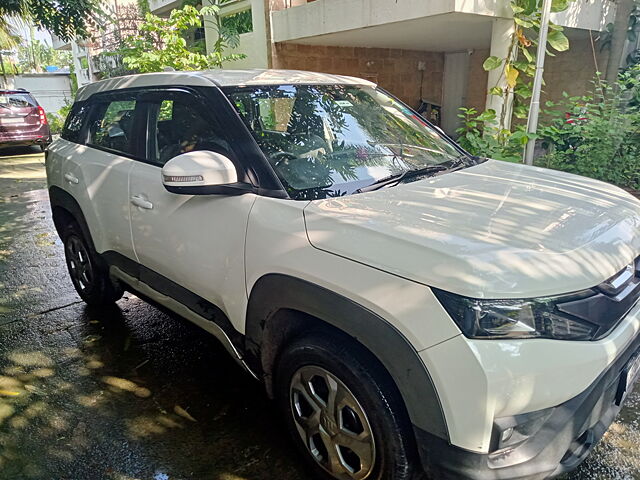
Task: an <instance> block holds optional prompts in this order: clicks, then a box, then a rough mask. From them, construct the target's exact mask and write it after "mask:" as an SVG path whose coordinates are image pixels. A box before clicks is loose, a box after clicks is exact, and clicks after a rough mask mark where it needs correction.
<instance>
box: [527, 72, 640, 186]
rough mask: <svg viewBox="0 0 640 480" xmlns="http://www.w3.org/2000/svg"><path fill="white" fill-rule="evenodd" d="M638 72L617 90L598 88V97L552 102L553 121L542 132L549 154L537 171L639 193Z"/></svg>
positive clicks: (622, 79)
mask: <svg viewBox="0 0 640 480" xmlns="http://www.w3.org/2000/svg"><path fill="white" fill-rule="evenodd" d="M639 75H640V70H639V69H638V68H636V69H632V70H630V71H628V72H625V73H624V74H622V75H621V76H620V80H619V81H618V82H617V83H616V84H614V85H606V84H604V83H601V82H599V81H596V82H595V89H594V92H593V93H592V94H590V95H585V96H582V97H568V96H567V95H566V94H565V98H564V100H563V101H562V102H558V103H553V102H547V104H546V107H547V109H546V111H545V114H546V115H547V116H548V118H549V119H550V120H549V121H547V122H545V124H544V125H542V126H541V127H540V129H539V132H538V133H539V136H540V137H541V138H542V141H543V144H544V145H543V146H545V147H546V148H548V150H549V153H548V154H547V155H545V156H543V157H542V158H540V159H538V161H537V162H536V164H537V165H540V166H544V167H548V168H554V169H557V170H563V171H566V172H571V173H576V174H579V175H585V176H588V177H592V178H596V179H599V180H603V181H605V182H610V183H613V184H616V185H618V186H620V187H623V188H628V189H634V190H637V189H640V105H639V104H638V102H637V98H638V92H639V87H640V78H639Z"/></svg>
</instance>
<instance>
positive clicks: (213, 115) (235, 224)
mask: <svg viewBox="0 0 640 480" xmlns="http://www.w3.org/2000/svg"><path fill="white" fill-rule="evenodd" d="M209 102H211V104H210V103H209ZM145 103H146V104H147V107H148V127H147V128H148V147H147V150H148V153H147V156H146V158H145V160H144V161H140V162H136V164H135V166H134V167H133V169H132V170H131V174H130V180H129V185H130V200H131V204H130V206H129V207H130V209H131V229H132V234H133V240H134V245H135V250H136V255H137V258H138V261H139V263H140V264H142V265H144V266H145V267H147V268H143V269H141V280H142V281H143V282H145V283H147V284H148V285H150V286H151V287H153V288H155V289H156V290H159V291H160V292H161V293H164V294H166V295H169V296H172V297H174V298H178V299H179V301H181V302H182V303H184V304H187V306H189V307H190V308H191V309H192V310H194V311H196V312H197V313H200V314H201V315H204V316H207V315H208V313H207V312H206V309H207V307H205V305H206V302H202V301H201V300H199V299H204V300H206V301H207V302H210V303H212V304H214V305H215V306H217V307H218V308H220V309H221V310H222V311H223V312H224V313H225V314H226V315H227V317H229V318H230V319H231V321H232V322H234V323H235V324H236V325H235V327H236V329H238V330H242V327H241V324H240V321H241V320H240V319H242V318H244V311H245V308H246V300H247V298H246V287H245V282H244V239H245V232H246V228H247V221H248V218H249V211H250V210H251V207H252V205H253V202H254V201H255V198H256V197H255V195H254V194H245V195H236V196H225V195H177V194H173V193H169V192H168V191H167V190H166V189H165V188H164V185H163V184H162V166H163V165H164V164H165V163H166V162H167V161H169V160H170V159H171V158H173V157H175V156H177V155H179V154H181V153H185V152H189V151H195V150H210V151H215V152H218V153H222V154H224V155H226V156H228V157H229V158H231V160H233V161H234V162H235V163H236V166H237V167H238V170H239V175H238V178H243V175H242V173H241V171H242V168H241V166H240V164H239V159H238V155H236V154H235V153H234V148H233V146H232V145H231V142H230V139H229V138H228V136H227V135H226V134H225V132H226V131H225V128H224V127H223V125H226V123H225V121H224V120H222V119H221V116H220V113H221V112H220V109H225V108H229V109H230V108H231V107H230V106H229V105H225V104H223V103H222V102H220V103H221V104H220V106H217V105H216V104H215V102H213V101H212V100H210V99H208V98H207V99H205V98H204V97H202V96H199V95H198V94H197V93H195V92H190V91H179V90H167V91H158V92H155V93H153V94H151V95H149V96H147V97H145ZM158 274H159V275H158ZM192 293H193V294H195V296H193V295H191V294H192Z"/></svg>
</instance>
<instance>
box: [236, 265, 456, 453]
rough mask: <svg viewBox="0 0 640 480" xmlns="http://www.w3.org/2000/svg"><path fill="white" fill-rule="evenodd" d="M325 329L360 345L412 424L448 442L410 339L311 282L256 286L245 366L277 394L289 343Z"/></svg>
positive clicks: (272, 280)
mask: <svg viewBox="0 0 640 480" xmlns="http://www.w3.org/2000/svg"><path fill="white" fill-rule="evenodd" d="M315 329H322V330H323V331H325V332H326V331H333V332H334V333H337V334H339V335H346V336H348V337H350V339H352V340H353V341H356V342H358V343H359V344H360V345H361V346H362V347H363V348H364V349H365V350H366V351H367V352H369V353H370V354H371V356H372V357H373V358H374V359H375V360H376V361H377V362H378V363H379V364H380V365H381V367H382V368H384V370H386V373H387V374H388V376H389V378H390V379H391V381H392V382H393V383H394V384H395V386H396V388H397V389H398V392H399V393H400V396H401V398H402V400H403V402H404V405H405V407H406V409H407V413H408V415H409V419H410V420H411V422H412V423H413V424H414V425H415V426H417V427H420V428H421V429H423V430H425V431H427V432H429V433H431V434H433V435H436V436H438V437H440V438H443V439H445V440H448V438H449V437H448V430H447V426H446V421H445V417H444V413H443V410H442V407H441V405H440V400H439V398H438V395H437V392H436V390H435V386H434V384H433V382H432V380H431V377H430V375H429V373H428V371H427V369H426V367H425V366H424V364H423V363H422V360H421V359H420V357H419V356H418V353H417V352H416V350H415V349H414V348H413V346H412V345H411V344H410V343H409V341H408V340H407V339H406V338H405V337H404V336H403V335H402V334H401V333H400V332H399V331H398V330H397V329H396V328H395V327H393V326H392V325H391V324H390V323H389V322H387V321H386V320H384V319H383V318H382V317H380V316H379V315H377V314H375V313H374V312H372V311H371V310H369V309H367V308H366V307H363V306H362V305H359V304H358V303H356V302H354V301H352V300H350V299H348V298H346V297H344V296H342V295H340V294H337V293H335V292H332V291H331V290H328V289H326V288H324V287H321V286H319V285H316V284H313V283H311V282H308V281H305V280H302V279H299V278H295V277H292V276H289V275H283V274H267V275H265V276H263V277H261V278H260V279H258V281H257V282H256V283H255V284H254V286H253V288H252V290H251V294H250V296H249V304H248V308H247V319H246V330H245V349H246V354H247V358H246V360H247V362H248V363H249V365H251V367H252V368H253V369H254V371H258V372H261V373H262V375H263V378H264V381H265V387H266V389H267V392H268V394H269V395H270V396H272V395H273V377H274V372H273V370H274V366H275V364H276V362H277V358H278V355H279V353H280V352H281V351H282V348H283V347H285V346H286V345H287V342H289V341H291V340H293V339H294V338H298V337H299V336H300V335H303V334H305V333H308V332H310V331H313V330H315Z"/></svg>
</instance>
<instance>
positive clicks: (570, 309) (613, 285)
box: [557, 257, 640, 340]
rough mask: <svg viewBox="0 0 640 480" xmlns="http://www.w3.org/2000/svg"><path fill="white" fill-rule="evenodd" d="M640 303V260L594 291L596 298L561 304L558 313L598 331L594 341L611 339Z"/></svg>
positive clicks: (637, 259) (639, 258) (591, 297)
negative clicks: (630, 312)
mask: <svg viewBox="0 0 640 480" xmlns="http://www.w3.org/2000/svg"><path fill="white" fill-rule="evenodd" d="M639 299H640V257H638V258H636V260H635V261H634V262H633V263H631V264H630V265H628V266H627V267H625V268H624V269H622V270H621V271H620V272H618V273H617V274H616V275H614V276H613V277H611V278H610V279H609V280H607V281H606V282H603V283H602V284H601V285H598V286H597V287H595V288H594V289H593V295H589V296H587V297H585V298H581V299H579V300H574V301H571V302H566V303H561V304H558V305H557V307H558V310H560V311H561V312H563V313H567V314H569V315H572V316H574V317H577V318H580V319H582V320H585V321H587V322H589V323H592V324H593V325H596V326H597V327H598V330H597V333H596V335H595V338H594V340H599V339H601V338H603V337H605V336H607V335H608V334H609V333H610V332H611V331H612V330H613V329H614V328H616V326H617V325H618V324H619V323H620V321H621V320H622V319H623V318H624V317H625V316H626V315H627V313H629V310H631V309H632V308H633V307H634V306H635V305H636V303H638V300H639Z"/></svg>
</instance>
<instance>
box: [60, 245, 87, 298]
mask: <svg viewBox="0 0 640 480" xmlns="http://www.w3.org/2000/svg"><path fill="white" fill-rule="evenodd" d="M65 253H66V254H67V265H69V274H70V275H71V280H73V282H74V283H75V284H76V285H77V287H78V289H79V290H81V291H83V292H84V291H85V290H86V289H87V288H89V287H90V286H91V285H92V284H93V279H94V272H93V265H92V264H91V260H90V258H89V252H88V251H87V248H86V247H85V245H84V242H82V240H80V238H78V237H77V236H75V235H70V236H69V238H67V241H66V242H65Z"/></svg>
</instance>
